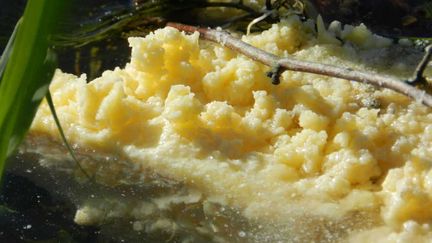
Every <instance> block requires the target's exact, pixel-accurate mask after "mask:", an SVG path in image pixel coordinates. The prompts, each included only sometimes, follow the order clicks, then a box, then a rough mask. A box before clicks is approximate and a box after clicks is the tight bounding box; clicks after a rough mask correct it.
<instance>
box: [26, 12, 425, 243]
mask: <svg viewBox="0 0 432 243" xmlns="http://www.w3.org/2000/svg"><path fill="white" fill-rule="evenodd" d="M318 22H320V21H318ZM318 25H322V23H318ZM334 26H337V25H333V27H334ZM335 28H336V27H335ZM336 35H340V36H339V37H340V40H342V41H340V40H338V39H336V38H335V36H336ZM198 37H199V35H198V33H195V34H191V35H188V34H185V33H182V32H179V31H178V30H176V29H173V28H170V27H166V28H164V29H159V30H156V31H155V32H153V33H150V34H149V35H148V36H146V37H145V38H130V39H129V43H130V46H131V47H132V54H131V61H130V63H128V64H126V66H125V67H124V68H116V69H115V70H113V71H106V72H104V73H103V74H102V76H101V77H100V78H97V79H95V80H92V81H91V82H89V83H87V81H86V77H85V75H82V76H81V77H77V76H74V75H71V74H65V73H62V72H61V71H57V72H56V74H55V77H54V79H53V82H52V84H51V87H50V90H51V92H52V95H53V99H54V104H55V106H56V109H57V112H58V113H59V117H60V120H61V123H62V125H63V129H64V130H65V133H66V136H67V138H68V139H69V140H70V141H71V142H73V143H75V144H78V145H80V146H83V147H91V148H96V149H100V150H103V151H116V153H120V154H122V156H125V157H126V158H128V159H129V160H130V161H131V163H137V164H139V165H140V166H143V167H145V168H150V169H152V170H154V171H156V172H157V173H159V174H161V175H162V176H165V177H169V178H171V179H174V180H178V181H181V182H184V183H186V184H189V185H193V186H194V187H195V188H198V189H199V190H201V191H202V192H203V193H205V194H207V195H212V196H214V197H217V198H219V199H220V200H221V201H223V202H224V203H225V204H227V205H231V206H234V207H238V208H241V209H242V210H243V212H244V214H245V215H246V216H247V217H256V218H261V219H271V220H272V221H283V220H284V219H286V218H287V217H291V216H292V215H296V214H298V215H304V214H306V215H310V216H313V217H325V218H327V219H329V220H334V221H335V222H336V221H338V220H340V219H342V218H344V217H346V218H348V220H349V216H347V215H350V214H352V213H353V212H370V214H371V215H372V216H371V217H376V218H375V219H374V220H375V221H376V222H377V223H376V225H375V226H372V227H370V228H369V229H367V230H366V231H362V232H354V233H352V234H350V235H348V236H346V235H345V236H344V237H345V239H346V240H352V241H356V240H357V241H362V240H364V239H366V236H368V237H369V236H371V235H374V237H375V238H374V239H377V238H379V239H382V240H388V241H396V240H401V239H402V240H403V239H413V240H414V239H415V240H416V242H419V241H426V240H427V239H428V238H429V237H430V235H431V234H432V230H431V229H430V222H431V220H432V170H431V164H432V163H431V162H432V135H431V134H432V114H431V112H430V109H427V108H425V107H424V106H422V105H420V104H418V103H416V102H415V101H410V100H409V99H408V98H406V97H404V96H402V95H400V94H397V93H395V92H392V91H390V90H386V89H374V88H372V87H370V86H368V85H364V84H359V83H354V82H350V81H347V80H341V79H336V78H329V77H323V76H318V75H312V74H305V73H299V72H290V71H287V72H284V73H283V75H282V77H281V84H280V85H278V86H274V85H272V84H271V82H270V80H269V79H268V78H267V77H266V75H265V73H266V71H268V69H269V68H268V67H266V66H263V65H261V64H259V63H257V62H254V61H252V60H251V59H249V58H247V57H245V56H242V55H240V54H237V53H234V52H233V51H230V50H228V49H226V48H224V47H221V46H219V45H216V44H209V43H205V42H204V43H203V42H202V41H201V40H199V38H198ZM243 40H244V41H246V42H248V43H250V44H252V45H254V46H256V47H259V48H262V49H264V50H266V51H268V52H271V53H273V54H276V55H280V56H293V57H295V58H298V59H306V60H311V61H317V62H322V63H329V64H333V65H339V66H349V67H353V68H357V69H363V70H369V71H383V70H385V71H387V72H388V73H389V74H393V75H399V76H400V77H401V76H403V75H406V74H407V73H409V68H408V67H407V66H406V65H404V64H403V63H404V62H398V61H397V59H393V61H394V62H393V63H388V62H387V63H385V61H383V60H385V58H387V57H388V55H390V54H389V53H390V52H392V51H389V50H391V48H394V47H393V46H392V45H391V44H390V41H389V40H387V39H384V38H382V37H378V36H374V35H373V34H372V33H371V32H370V31H369V30H367V29H366V28H365V27H364V26H359V27H345V28H344V29H343V30H340V29H339V30H337V28H336V30H335V29H333V30H331V29H330V30H326V29H325V28H324V27H323V26H319V28H318V33H315V30H314V28H313V27H312V25H311V23H310V22H306V23H302V22H301V21H299V20H298V19H297V18H289V19H287V20H283V21H282V22H281V23H279V24H275V25H273V26H272V27H271V28H270V29H268V30H266V31H263V32H262V33H259V34H254V35H249V36H243ZM382 48H384V49H385V50H387V52H385V51H383V49H382ZM386 48H387V49H386ZM386 53H387V54H386ZM385 55H387V56H385ZM383 56H384V57H383ZM410 58H411V57H405V60H404V61H405V62H407V60H409V59H410ZM31 132H32V133H44V134H48V135H50V136H52V137H55V138H58V132H57V129H56V127H55V123H54V121H53V119H52V117H51V114H50V112H49V108H48V106H47V104H46V103H45V102H44V103H43V104H42V105H41V107H40V108H39V111H38V113H37V115H36V118H35V120H34V122H33V125H32V128H31ZM290 215H291V216H290ZM373 215H375V216H373ZM87 216H88V215H87ZM87 216H86V217H87ZM292 217H294V216H292Z"/></svg>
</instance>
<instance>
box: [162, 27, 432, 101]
mask: <svg viewBox="0 0 432 243" xmlns="http://www.w3.org/2000/svg"><path fill="white" fill-rule="evenodd" d="M167 26H171V27H173V28H176V29H178V30H181V31H185V32H188V33H193V32H195V31H197V32H199V34H200V37H201V38H203V39H205V40H209V41H213V42H216V43H219V44H221V45H222V46H225V47H227V48H229V49H231V50H233V51H236V52H238V53H241V54H243V55H245V56H247V57H249V58H251V59H252V60H255V61H257V62H260V63H262V64H265V65H267V66H270V67H272V68H273V69H272V71H270V72H269V73H267V75H268V76H269V77H270V78H271V79H272V83H273V84H275V85H276V84H279V83H280V80H279V79H280V75H281V74H282V73H283V72H284V71H286V70H291V71H297V72H305V73H314V74H320V75H325V76H330V77H335V78H341V79H347V80H352V81H356V82H361V83H367V84H371V85H374V86H376V87H380V88H388V89H391V90H394V91H396V92H398V93H401V94H404V95H406V96H408V97H410V98H412V99H414V100H416V101H418V102H420V103H422V104H424V105H426V106H428V107H432V96H431V95H429V94H427V93H426V92H425V91H424V90H420V89H417V88H416V87H414V86H412V85H411V84H410V83H408V82H404V81H402V80H398V79H395V78H392V77H389V76H384V75H379V74H375V73H369V72H363V71H358V70H354V69H352V68H343V67H336V66H332V65H327V64H320V63H315V62H309V61H301V60H296V59H293V58H281V57H279V56H276V55H273V54H271V53H268V52H265V51H263V50H261V49H259V48H256V47H254V46H252V45H249V44H247V43H246V42H243V41H241V40H239V39H237V38H235V37H233V36H232V35H230V34H229V33H228V32H226V31H220V30H215V29H208V28H200V27H195V26H190V25H184V24H179V23H168V24H167ZM430 49H431V48H429V49H428V50H430ZM430 52H432V51H427V53H429V54H427V53H426V55H425V56H427V57H425V58H423V59H425V61H424V62H425V63H426V64H423V65H419V66H421V68H417V71H416V77H418V76H420V77H422V75H423V71H424V69H425V67H426V65H427V62H428V60H429V57H430V55H431V54H430ZM415 82H417V81H415Z"/></svg>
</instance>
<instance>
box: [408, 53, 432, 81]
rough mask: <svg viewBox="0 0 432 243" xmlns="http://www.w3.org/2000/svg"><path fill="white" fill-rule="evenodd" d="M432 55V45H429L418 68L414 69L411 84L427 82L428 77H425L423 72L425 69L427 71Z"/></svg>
mask: <svg viewBox="0 0 432 243" xmlns="http://www.w3.org/2000/svg"><path fill="white" fill-rule="evenodd" d="M431 55H432V45H428V46H427V47H426V48H425V54H424V55H423V58H422V60H421V61H420V62H419V64H418V65H417V68H416V70H415V71H414V76H413V78H412V79H410V80H408V83H409V84H411V85H416V84H426V83H427V81H426V79H425V78H424V77H423V73H424V71H425V69H426V67H427V65H428V63H429V60H430V58H431Z"/></svg>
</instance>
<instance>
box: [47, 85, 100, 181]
mask: <svg viewBox="0 0 432 243" xmlns="http://www.w3.org/2000/svg"><path fill="white" fill-rule="evenodd" d="M46 99H47V103H48V106H49V108H50V111H51V114H52V116H53V119H54V122H55V124H56V126H57V129H58V131H59V133H60V137H61V138H62V140H63V142H64V143H65V146H66V148H67V150H68V152H69V154H70V155H71V157H72V159H73V161H74V162H75V163H76V164H77V166H78V168H79V169H80V170H81V172H82V173H83V174H84V176H85V177H87V179H88V180H89V181H91V179H92V178H91V177H90V175H89V174H88V173H87V172H86V171H85V170H84V168H83V167H82V166H81V164H80V163H79V161H78V158H77V157H76V156H75V153H74V151H73V149H72V147H71V146H70V144H69V142H68V141H67V139H66V136H65V134H64V131H63V128H62V126H61V124H60V120H59V118H58V116H57V112H56V110H55V107H54V102H53V100H52V97H51V92H50V91H49V90H48V92H47V94H46Z"/></svg>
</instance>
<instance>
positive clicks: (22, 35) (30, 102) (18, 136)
mask: <svg viewBox="0 0 432 243" xmlns="http://www.w3.org/2000/svg"><path fill="white" fill-rule="evenodd" d="M65 2H68V1H58V0H37V1H35V0H30V1H28V2H27V5H26V8H25V10H24V15H23V17H22V23H21V24H19V26H18V28H17V30H16V36H15V38H14V39H13V40H12V42H11V43H12V44H11V46H10V48H11V49H10V53H9V57H8V56H6V57H5V58H7V63H6V65H5V68H4V73H3V75H2V77H1V81H0V179H1V177H2V175H3V170H4V166H5V161H6V159H7V157H8V156H9V155H11V154H12V152H14V150H15V149H16V148H17V146H18V145H19V144H20V143H21V141H22V140H23V138H24V136H25V134H26V132H27V130H28V128H29V127H30V125H31V122H32V120H33V117H34V115H35V114H36V111H37V108H38V106H39V104H40V102H41V100H42V99H43V97H44V96H45V94H46V92H47V90H48V86H49V83H50V81H51V79H52V76H53V74H54V71H55V68H56V64H57V61H56V55H55V53H54V52H53V51H52V50H51V43H50V40H51V39H52V35H53V34H54V33H55V27H56V23H57V22H58V17H59V16H61V15H60V13H61V12H62V9H63V5H64V3H65Z"/></svg>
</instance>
